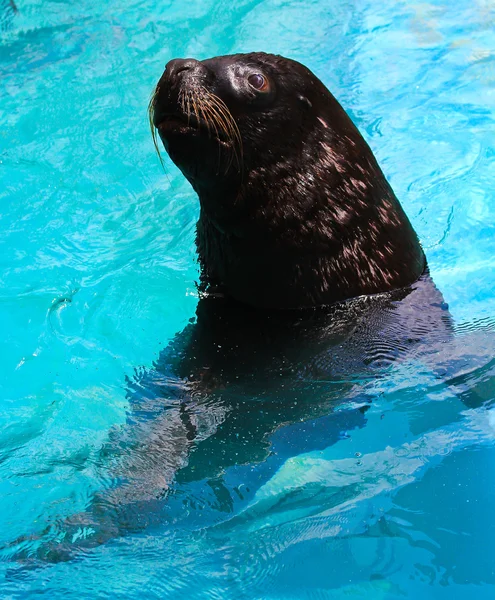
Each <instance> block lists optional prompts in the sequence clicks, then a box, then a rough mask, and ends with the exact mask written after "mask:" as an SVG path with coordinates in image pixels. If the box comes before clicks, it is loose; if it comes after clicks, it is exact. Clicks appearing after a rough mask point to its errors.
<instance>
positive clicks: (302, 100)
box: [297, 94, 313, 109]
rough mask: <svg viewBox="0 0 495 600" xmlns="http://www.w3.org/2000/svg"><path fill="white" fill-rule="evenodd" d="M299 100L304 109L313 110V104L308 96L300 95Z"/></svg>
mask: <svg viewBox="0 0 495 600" xmlns="http://www.w3.org/2000/svg"><path fill="white" fill-rule="evenodd" d="M297 99H298V100H299V102H300V103H301V104H302V105H303V106H304V108H308V109H309V108H313V105H312V104H311V102H310V101H309V100H308V99H307V98H306V96H303V95H302V94H300V95H299V96H298V97H297Z"/></svg>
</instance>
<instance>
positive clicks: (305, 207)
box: [150, 53, 425, 308]
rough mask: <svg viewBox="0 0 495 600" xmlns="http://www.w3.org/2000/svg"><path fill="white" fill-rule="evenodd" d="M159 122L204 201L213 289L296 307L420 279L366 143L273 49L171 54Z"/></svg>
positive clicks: (307, 76) (413, 249)
mask: <svg viewBox="0 0 495 600" xmlns="http://www.w3.org/2000/svg"><path fill="white" fill-rule="evenodd" d="M150 119H151V123H152V126H153V131H155V128H156V130H157V131H158V134H159V136H160V138H161V139H162V141H163V144H164V146H165V149H166V150H167V152H168V153H169V155H170V157H171V158H172V160H173V161H174V162H175V163H176V165H177V166H178V167H179V168H180V169H181V171H182V172H183V173H184V175H185V177H186V178H187V179H188V180H189V181H190V183H191V184H192V186H193V188H194V189H195V190H196V192H197V193H198V195H199V199H200V204H201V215H200V219H199V222H198V235H197V243H198V251H199V258H200V264H201V267H202V275H203V282H204V283H205V284H206V285H212V284H215V285H218V284H220V285H222V287H223V288H224V290H225V292H226V293H227V294H229V295H231V296H232V297H234V298H237V299H238V300H241V301H243V302H247V303H249V304H252V305H255V306H260V307H267V308H300V307H308V306H318V305H324V304H331V303H333V302H336V301H340V300H345V299H347V298H350V297H353V296H357V295H361V294H373V293H379V292H386V291H390V290H392V289H396V288H400V287H404V286H407V285H409V284H411V283H412V282H414V281H415V280H416V279H417V278H418V277H419V276H420V275H421V273H422V272H423V270H424V268H425V259H424V255H423V252H422V250H421V247H420V245H419V242H418V239H417V236H416V234H415V232H414V230H413V229H412V227H411V224H410V223H409V220H408V219H407V217H406V215H405V214H404V212H403V210H402V208H401V206H400V204H399V202H398V200H397V199H396V197H395V195H394V193H393V191H392V189H391V188H390V186H389V184H388V183H387V181H386V179H385V177H384V175H383V173H382V171H381V170H380V167H379V166H378V164H377V162H376V160H375V158H374V156H373V154H372V152H371V150H370V148H369V146H368V145H367V144H366V142H365V141H364V139H363V138H362V136H361V135H360V133H359V131H358V130H357V129H356V127H355V126H354V125H353V123H352V121H351V120H350V118H349V117H348V116H347V114H346V113H345V111H344V110H343V109H342V107H341V106H340V104H339V103H338V102H337V100H336V99H335V98H334V97H333V96H332V94H331V93H330V92H329V91H328V90H327V88H326V87H325V86H324V85H323V84H322V83H321V81H319V80H318V79H317V77H315V75H313V73H311V71H309V70H308V69H307V68H306V67H304V66H303V65H301V64H300V63H297V62H295V61H293V60H289V59H287V58H283V57H281V56H274V55H270V54H265V53H251V54H238V55H232V56H220V57H216V58H212V59H208V60H204V61H197V60H194V59H176V60H172V61H171V62H169V63H168V64H167V66H166V69H165V72H164V73H163V75H162V77H161V79H160V81H159V82H158V85H157V87H156V90H155V92H154V94H153V97H152V100H151V103H150Z"/></svg>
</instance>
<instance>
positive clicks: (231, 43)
mask: <svg viewBox="0 0 495 600" xmlns="http://www.w3.org/2000/svg"><path fill="white" fill-rule="evenodd" d="M17 8H18V10H17V12H15V11H14V10H13V8H12V3H11V2H6V1H4V2H1V1H0V80H1V82H2V85H1V86H0V328H1V331H2V335H1V341H0V365H1V368H0V515H1V518H0V596H1V597H2V598H9V599H18V598H19V599H20V598H31V597H37V596H41V595H46V597H48V598H50V599H52V598H53V599H59V598H78V599H82V598H88V599H89V598H96V597H98V598H105V597H109V598H125V599H132V598H183V597H187V598H198V599H199V598H222V599H230V598H232V599H234V598H235V599H236V600H238V599H241V598H246V599H270V600H275V599H300V598H315V599H323V598H329V599H341V598H348V597H356V598H361V597H366V598H372V599H380V600H382V599H383V600H388V599H395V598H404V597H410V598H425V599H430V598H431V599H437V598H439V599H449V600H451V599H457V598H470V597H474V598H477V599H481V600H483V599H485V598H493V597H494V596H495V562H494V558H493V557H494V556H495V519H494V518H493V505H494V498H495V411H494V409H493V401H494V400H495V330H494V328H495V270H494V269H493V261H494V256H495V150H494V139H495V137H494V131H495V36H494V33H493V32H494V30H495V1H494V0H470V1H468V0H459V1H458V2H456V3H455V4H452V3H448V2H446V1H443V2H440V1H439V2H427V3H425V2H422V3H415V2H394V1H392V0H384V1H383V2H380V3H377V2H371V1H370V0H354V1H348V0H342V2H335V3H330V2H325V1H323V0H320V1H318V2H307V1H303V0H297V1H296V0H264V1H260V0H258V1H255V0H249V1H247V0H235V1H233V2H214V1H212V0H191V1H190V2H188V3H184V2H179V1H178V0H168V1H164V2H161V3H160V2H152V1H148V0H140V1H138V0H121V1H119V2H116V1H115V0H109V1H108V2H105V3H94V2H89V1H88V0H81V1H80V2H78V3H75V4H74V3H69V2H65V1H62V0H44V1H43V2H42V1H41V0H37V1H35V0H26V1H25V2H22V1H21V0H19V2H18V7H17ZM255 50H256V51H258V50H260V51H261V50H263V51H267V52H274V53H279V54H283V55H286V56H289V57H291V58H294V59H296V60H299V61H301V62H303V63H304V64H306V65H307V66H308V67H309V68H310V69H312V70H313V71H314V72H315V74H316V75H317V76H318V77H319V78H320V79H322V81H323V82H324V83H325V84H326V85H327V86H328V87H329V89H330V90H331V91H332V93H333V94H334V95H335V96H336V97H337V99H338V100H339V101H340V102H341V104H342V105H343V106H344V108H345V109H346V110H347V111H348V113H349V114H350V115H351V117H352V119H353V120H354V122H355V123H356V125H357V126H358V127H359V129H360V131H361V132H362V134H363V135H364V137H365V138H366V140H367V141H368V143H369V144H370V146H371V148H372V149H373V151H374V153H375V155H376V157H377V159H378V161H379V163H380V165H381V167H382V169H383V171H384V173H385V175H386V176H387V178H388V179H389V181H390V182H391V184H392V187H393V188H394V191H395V193H396V195H397V197H398V198H399V199H400V201H401V203H402V205H403V207H404V209H405V210H406V212H407V214H408V215H409V217H410V219H411V221H412V223H413V225H414V227H415V229H416V231H417V232H418V235H419V238H420V240H421V243H422V245H423V247H424V249H425V252H426V255H427V258H428V262H429V265H430V270H431V274H432V277H433V279H434V281H435V283H436V285H437V286H438V287H439V288H440V289H441V291H442V293H443V296H444V298H445V300H446V302H447V303H448V305H449V309H450V312H451V314H452V316H453V319H454V322H455V339H454V340H453V341H452V343H451V344H450V345H447V346H446V349H445V356H447V357H448V360H451V362H452V365H453V366H452V373H455V375H449V376H448V378H447V376H446V377H445V378H442V377H440V376H439V374H438V373H435V372H433V371H432V369H431V368H429V366H428V364H426V363H421V362H418V361H413V360H411V361H405V362H401V363H397V364H395V365H392V367H391V368H390V370H389V371H388V372H387V374H386V377H382V378H379V379H376V380H373V381H367V382H359V385H360V386H361V388H360V389H366V393H367V394H368V396H370V397H372V398H373V402H372V403H371V404H370V405H369V406H367V410H365V411H363V410H361V408H362V406H361V404H360V402H361V400H362V398H361V396H360V395H359V394H357V395H356V397H354V396H352V395H349V396H347V397H345V398H343V402H342V405H341V406H339V407H336V408H335V410H332V411H331V412H329V414H328V415H323V416H321V415H319V416H318V417H316V418H311V417H310V416H307V417H305V418H303V419H298V420H295V421H290V420H289V421H284V422H282V421H283V420H281V422H279V424H278V426H277V427H276V428H274V429H273V430H270V429H269V428H267V434H266V436H265V442H266V443H265V447H264V449H265V450H266V452H265V453H264V454H263V455H262V456H261V455H260V456H258V458H257V459H256V460H254V459H252V458H249V459H246V460H243V458H242V457H243V452H242V448H241V446H242V444H239V441H238V440H236V439H231V440H229V439H227V441H226V442H225V444H224V446H222V448H221V450H220V449H219V448H217V451H218V452H220V451H221V452H222V453H225V454H227V455H229V454H230V455H232V454H233V453H236V452H239V456H240V458H239V460H238V461H236V462H233V461H231V463H229V464H230V466H226V467H225V468H224V469H223V470H222V471H221V472H218V473H216V474H215V475H214V476H206V475H205V476H203V475H201V473H200V471H201V470H199V472H198V474H197V475H196V476H188V477H185V476H182V478H181V475H180V473H179V475H177V471H178V470H180V465H181V464H183V463H180V464H179V463H177V464H176V463H174V462H173V461H171V462H170V465H168V466H167V467H164V468H163V473H162V476H163V479H164V480H165V484H164V486H163V487H164V488H166V493H158V492H157V491H156V490H154V489H152V490H148V489H147V491H150V493H151V495H152V496H153V494H154V496H153V498H154V500H153V502H149V501H147V502H146V504H145V505H143V504H141V505H140V504H139V503H138V504H137V505H133V508H132V510H133V511H134V512H133V513H132V514H127V513H126V514H125V519H127V520H128V521H126V522H127V523H128V526H127V527H126V528H125V533H123V532H122V529H120V530H118V529H116V528H115V522H114V519H115V515H114V513H113V512H112V510H108V511H107V512H105V509H104V508H103V509H102V512H101V520H100V521H99V525H101V529H102V531H104V532H105V533H104V534H101V532H100V531H99V525H97V526H96V528H93V527H89V526H88V527H85V526H83V525H81V524H80V522H79V521H78V520H77V518H76V519H75V520H74V519H73V521H72V522H71V520H70V519H71V518H73V517H74V515H76V516H77V515H81V514H84V513H85V511H87V510H88V507H89V506H91V505H92V503H93V502H94V498H98V497H99V496H100V495H101V497H105V496H104V491H105V490H111V489H112V488H113V486H114V484H115V472H116V465H117V466H118V464H119V461H120V460H121V458H122V457H121V456H120V455H119V454H118V453H115V452H114V453H112V454H109V455H108V456H106V458H105V453H104V452H102V449H104V448H105V447H107V445H108V440H109V439H110V440H111V439H114V437H115V436H119V435H122V432H123V431H125V432H130V433H127V434H126V435H128V438H125V436H124V437H123V439H124V442H123V444H122V454H123V455H125V454H126V453H130V454H132V451H133V448H134V449H135V448H136V446H138V445H139V432H140V430H139V429H136V430H135V431H133V430H132V427H130V426H129V423H130V422H132V411H133V405H132V403H133V402H136V397H139V393H140V392H139V389H138V387H139V386H138V385H137V383H136V382H139V381H140V380H141V379H140V378H141V377H142V375H143V373H144V374H146V373H147V372H149V371H150V370H152V368H153V364H154V363H155V361H156V360H157V359H158V356H159V355H160V352H161V351H162V350H163V349H164V348H166V347H167V344H168V343H169V342H170V340H171V339H172V338H173V337H174V336H175V334H176V333H177V332H180V331H181V330H183V329H184V328H185V327H186V326H187V325H188V323H189V322H190V320H191V318H193V317H194V314H195V308H196V304H197V301H198V297H197V291H196V285H195V281H196V280H197V278H198V268H197V263H196V261H195V249H194V236H195V222H196V219H197V216H198V208H199V207H198V202H197V197H196V196H195V194H194V192H193V191H192V189H191V188H190V186H189V184H188V183H187V182H186V181H185V180H184V178H183V176H182V175H181V174H180V172H179V171H178V170H177V169H176V168H175V167H174V165H173V164H172V163H171V162H170V161H169V160H168V158H167V157H166V156H165V155H164V160H165V173H164V172H163V170H162V168H161V165H160V162H159V160H158V158H157V156H156V154H155V152H154V148H153V143H152V139H151V135H150V131H149V125H148V121H147V113H146V111H147V105H148V102H149V98H150V95H151V92H152V90H153V87H154V85H155V83H156V81H157V80H158V78H159V76H160V75H161V73H162V71H163V68H164V65H165V64H166V62H167V61H168V60H170V59H172V58H175V57H187V56H193V57H196V58H207V57H209V56H215V55H220V54H229V53H234V52H247V51H255ZM449 373H450V371H449ZM328 385H331V382H329V383H328ZM142 393H144V392H142ZM148 393H149V390H148ZM473 398H475V399H476V401H473ZM148 399H149V398H148ZM151 400H157V402H158V403H159V400H160V396H159V394H157V395H156V398H151ZM134 408H135V407H134ZM253 410H258V407H257V405H256V403H255V402H253ZM213 412H214V411H213ZM259 412H260V415H259V420H260V423H261V424H263V421H264V419H267V417H266V415H264V414H263V411H261V410H260V411H259ZM212 414H213V413H212ZM130 415H131V417H130ZM213 418H214V416H212V419H213ZM152 420H153V415H152V414H151V413H150V416H149V421H150V422H151V421H152ZM164 431H167V429H166V426H165V427H164ZM205 436H206V437H208V434H205ZM125 440H127V443H125ZM206 442H207V440H206V441H205V444H206ZM242 443H244V444H247V446H249V443H250V442H249V440H243V442H242ZM114 448H115V446H114ZM251 450H252V449H251ZM198 451H199V452H201V442H199V443H198ZM252 454H253V452H251V453H249V452H246V456H248V457H251V456H252ZM136 456H139V454H136ZM181 460H183V461H186V462H187V460H188V458H187V456H186V457H185V458H184V457H182V458H181ZM133 464H134V468H135V475H134V476H135V477H136V481H141V480H140V479H139V478H140V477H141V474H140V473H139V460H136V461H135V463H133ZM167 469H168V470H167ZM136 473H137V474H136ZM148 483H149V481H148V480H147V479H146V478H144V479H143V480H142V485H143V487H146V486H148ZM136 485H137V484H136ZM157 489H158V488H157ZM148 500H149V498H148ZM111 502H112V501H110V500H108V504H111ZM113 502H114V504H119V506H117V508H116V507H115V506H113V509H114V510H115V511H117V512H118V510H117V509H120V504H121V505H122V506H124V505H125V499H123V498H122V496H119V497H117V500H115V497H114V499H113ZM140 507H141V509H142V510H140ZM112 527H113V529H112ZM99 536H100V537H99ZM57 547H60V548H62V547H63V548H64V552H60V553H57V552H56V548H57ZM44 549H49V550H47V551H46V552H45V551H44ZM53 549H55V550H53ZM40 556H44V559H43V560H41V559H40V558H39V557H40Z"/></svg>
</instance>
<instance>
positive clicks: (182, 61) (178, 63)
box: [165, 58, 200, 81]
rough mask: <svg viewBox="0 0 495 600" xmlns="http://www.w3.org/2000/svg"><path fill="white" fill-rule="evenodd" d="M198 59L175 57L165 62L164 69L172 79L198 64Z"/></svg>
mask: <svg viewBox="0 0 495 600" xmlns="http://www.w3.org/2000/svg"><path fill="white" fill-rule="evenodd" d="M199 64H200V63H199V61H197V60H195V59H194V58H176V59H174V60H171V61H170V62H169V63H167V66H166V67H165V71H166V73H167V74H168V77H169V79H170V80H171V81H174V80H175V79H177V78H178V77H180V76H183V75H184V73H186V72H187V71H190V70H192V69H194V68H195V67H197V66H198V65H199Z"/></svg>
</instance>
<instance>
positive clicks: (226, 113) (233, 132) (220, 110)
mask: <svg viewBox="0 0 495 600" xmlns="http://www.w3.org/2000/svg"><path fill="white" fill-rule="evenodd" d="M208 99H209V101H210V106H211V108H212V109H215V110H216V112H217V114H218V116H219V117H220V118H221V119H222V122H223V123H224V124H225V127H226V128H227V129H228V131H229V138H230V139H231V141H232V148H233V153H234V157H235V159H236V162H237V167H238V169H239V170H241V166H242V157H243V148H242V138H241V133H240V131H239V127H238V126H237V123H236V121H235V119H234V117H233V116H232V113H231V112H230V110H229V109H228V107H227V105H226V104H225V103H224V102H223V100H221V99H220V98H219V97H218V96H216V95H215V94H211V93H209V92H208ZM234 157H233V158H234ZM231 164H232V161H231V162H230V163H229V165H228V167H227V170H228V169H230V166H231Z"/></svg>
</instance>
